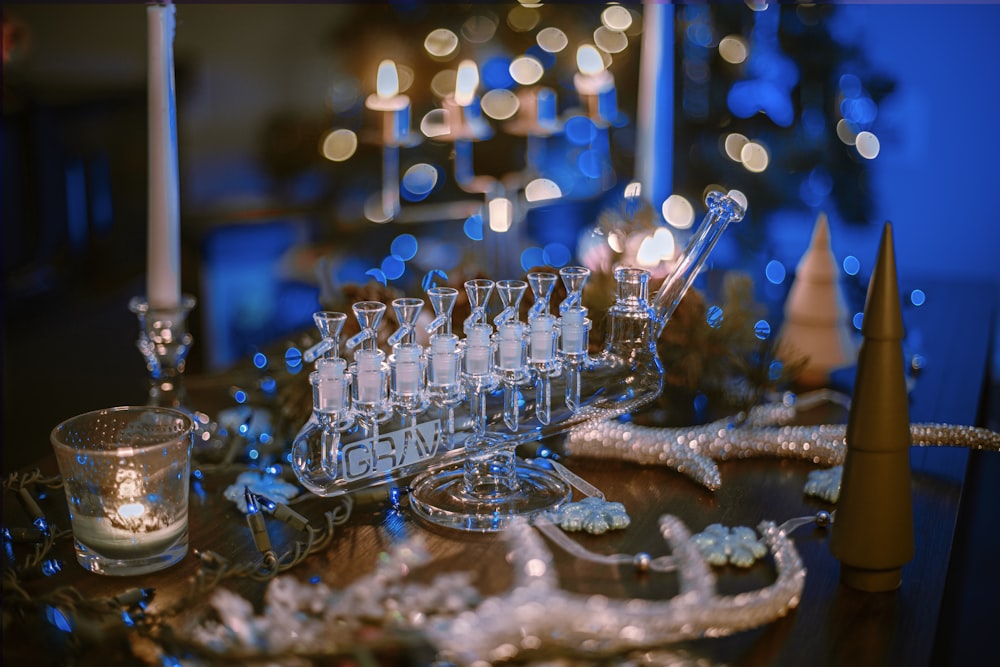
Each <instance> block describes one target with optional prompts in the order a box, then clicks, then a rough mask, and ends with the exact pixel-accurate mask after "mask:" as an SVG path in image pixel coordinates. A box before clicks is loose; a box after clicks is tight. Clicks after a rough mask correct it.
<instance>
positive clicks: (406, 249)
mask: <svg viewBox="0 0 1000 667" xmlns="http://www.w3.org/2000/svg"><path fill="white" fill-rule="evenodd" d="M418 247H419V243H417V237H416V236H414V235H413V234H400V235H399V236H397V237H396V238H394V239H393V240H392V243H391V244H390V245H389V252H390V253H392V256H393V257H396V258H397V259H400V260H402V261H404V262H408V261H410V260H411V259H413V258H414V257H416V256H417V248H418Z"/></svg>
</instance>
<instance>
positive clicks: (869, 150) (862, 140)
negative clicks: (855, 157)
mask: <svg viewBox="0 0 1000 667" xmlns="http://www.w3.org/2000/svg"><path fill="white" fill-rule="evenodd" d="M854 147H855V148H857V149H858V154H859V155H861V157H863V158H865V159H867V160H874V159H875V158H876V157H878V154H879V150H881V147H882V146H881V144H880V143H879V140H878V137H876V136H875V135H874V134H872V133H871V132H869V131H867V130H865V131H863V132H858V136H857V137H855V139H854Z"/></svg>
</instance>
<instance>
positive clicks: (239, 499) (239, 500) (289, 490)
mask: <svg viewBox="0 0 1000 667" xmlns="http://www.w3.org/2000/svg"><path fill="white" fill-rule="evenodd" d="M245 487H250V490H251V491H252V492H253V493H256V494H258V495H261V496H266V497H268V498H270V499H271V500H273V501H275V502H277V503H282V504H284V505H287V504H288V501H289V500H291V499H292V498H294V497H295V496H297V495H299V487H297V486H295V485H294V484H290V483H289V482H286V481H285V480H283V479H282V478H281V477H278V476H277V475H269V474H267V473H262V472H254V471H250V472H244V473H240V476H239V477H237V478H236V481H235V482H233V483H232V484H231V485H230V486H229V487H228V488H226V490H225V491H224V492H223V495H224V496H225V497H226V500H231V501H233V502H234V503H236V506H237V507H238V508H240V511H241V512H243V513H244V514H246V512H247V502H246V496H245V495H244V493H243V491H244V488H245Z"/></svg>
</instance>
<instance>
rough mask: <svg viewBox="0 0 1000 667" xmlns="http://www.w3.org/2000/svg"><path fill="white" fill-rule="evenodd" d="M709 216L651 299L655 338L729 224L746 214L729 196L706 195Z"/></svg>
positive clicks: (717, 193)
mask: <svg viewBox="0 0 1000 667" xmlns="http://www.w3.org/2000/svg"><path fill="white" fill-rule="evenodd" d="M705 204H706V205H707V206H708V213H706V214H705V217H704V218H703V219H702V221H701V224H700V225H699V226H698V230H697V231H696V232H695V235H694V236H693V237H692V238H691V242H690V243H688V246H687V248H686V249H685V250H684V254H683V255H682V256H681V259H680V261H679V262H678V263H677V264H676V265H675V266H674V269H673V271H671V272H670V274H669V275H668V276H667V277H666V279H665V280H664V281H663V285H661V286H660V290H659V291H658V292H657V293H656V297H655V298H654V299H653V311H654V318H655V321H656V323H655V331H654V333H655V335H656V337H659V335H660V333H661V332H662V331H663V327H665V326H666V324H667V321H668V320H670V318H671V316H673V314H674V311H675V310H677V306H678V305H679V304H680V302H681V299H683V298H684V295H685V294H686V293H687V291H688V289H690V287H691V284H692V283H693V282H694V279H695V278H697V277H698V272H699V271H700V270H701V267H702V266H704V264H705V261H706V260H707V259H708V256H709V253H711V252H712V248H714V247H715V244H716V243H717V242H718V241H719V238H720V237H721V236H722V232H724V231H726V227H728V226H729V224H730V223H733V222H739V221H740V220H742V219H743V216H744V214H745V213H746V209H745V207H744V206H743V205H742V204H740V203H739V202H738V201H736V200H735V199H733V198H732V197H730V196H729V195H725V194H722V193H721V192H714V191H713V192H709V193H708V195H707V196H706V197H705Z"/></svg>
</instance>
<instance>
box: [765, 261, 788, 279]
mask: <svg viewBox="0 0 1000 667" xmlns="http://www.w3.org/2000/svg"><path fill="white" fill-rule="evenodd" d="M786 274H787V272H786V271H785V265H784V264H782V263H781V262H779V261H778V260H776V259H772V260H771V261H770V262H768V263H767V266H765V267H764V276H765V277H766V278H767V280H768V282H770V283H773V284H775V285H780V284H781V283H783V282H784V281H785V275H786Z"/></svg>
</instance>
